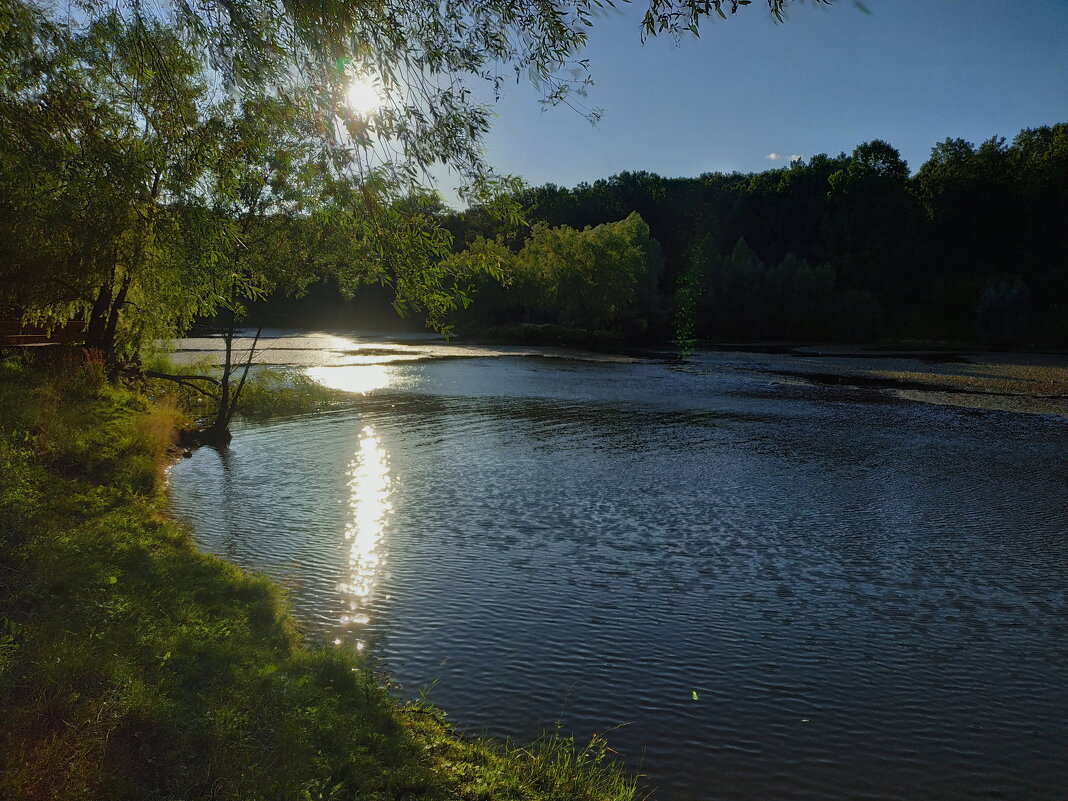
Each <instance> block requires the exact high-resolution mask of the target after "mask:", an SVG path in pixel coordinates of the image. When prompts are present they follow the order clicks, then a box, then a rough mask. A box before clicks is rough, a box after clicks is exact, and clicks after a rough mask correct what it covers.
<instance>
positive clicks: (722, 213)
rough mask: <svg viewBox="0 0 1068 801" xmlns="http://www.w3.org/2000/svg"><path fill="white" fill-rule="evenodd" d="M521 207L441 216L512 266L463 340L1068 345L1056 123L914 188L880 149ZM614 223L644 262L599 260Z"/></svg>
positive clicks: (587, 189)
mask: <svg viewBox="0 0 1068 801" xmlns="http://www.w3.org/2000/svg"><path fill="white" fill-rule="evenodd" d="M517 199H518V200H519V202H520V204H521V206H522V208H523V213H524V215H525V219H526V220H527V222H528V223H529V226H530V227H525V228H514V229H504V228H502V227H501V226H500V225H497V224H495V223H493V222H492V221H491V220H490V219H489V218H488V216H487V215H486V214H483V213H481V212H480V210H478V209H475V210H473V211H470V212H468V213H466V214H461V215H455V216H453V217H452V218H450V219H449V220H448V223H447V224H448V226H449V228H450V230H451V231H452V232H453V234H454V236H455V240H456V242H457V243H460V244H459V247H463V248H466V249H467V250H466V251H465V252H467V253H481V254H493V255H494V256H496V257H497V258H499V259H500V260H501V261H502V262H503V263H505V264H506V265H507V267H508V269H507V270H506V273H507V275H508V278H507V279H506V285H505V286H504V287H503V288H502V287H499V286H491V285H489V284H488V283H487V282H483V286H482V288H481V292H480V293H479V296H478V301H477V302H476V303H475V304H474V305H472V306H471V307H470V309H468V310H467V311H466V312H464V313H463V315H462V320H463V325H465V326H467V327H468V328H469V329H470V330H473V331H486V330H492V329H496V330H498V331H503V332H505V333H506V334H509V333H510V334H511V335H513V336H514V335H518V334H519V333H520V331H519V330H518V329H517V328H516V326H515V324H517V323H535V324H538V323H540V324H556V325H561V326H572V327H577V328H581V329H588V328H589V327H590V325H591V323H592V324H593V325H594V326H595V327H599V328H602V329H606V330H611V331H614V332H616V334H617V335H619V336H625V337H628V338H630V339H632V340H649V339H661V340H662V339H668V338H673V337H680V338H683V339H686V338H708V339H739V340H756V339H770V340H791V341H795V340H840V341H867V340H873V339H876V338H893V339H923V340H954V341H979V342H983V343H988V344H993V345H1005V344H1019V343H1024V342H1041V343H1057V344H1063V343H1065V342H1068V317H1066V315H1065V310H1066V309H1068V269H1066V264H1065V254H1068V226H1066V225H1065V224H1064V221H1065V220H1066V219H1068V124H1063V123H1062V124H1058V125H1054V126H1047V127H1040V128H1034V129H1027V130H1024V131H1021V132H1020V133H1019V134H1018V135H1017V136H1016V137H1015V139H1014V140H1013V141H1012V142H1011V143H1009V142H1007V141H1006V140H1005V139H1004V138H1001V137H994V138H991V139H989V140H987V141H985V142H983V143H981V144H980V145H978V146H976V145H974V144H972V143H970V142H966V141H964V140H962V139H946V140H945V141H943V142H940V143H938V144H937V145H935V146H934V147H933V148H932V150H931V157H930V159H929V160H928V161H927V162H926V163H925V164H923V165H922V166H921V167H920V169H919V170H918V171H917V172H916V173H915V174H913V175H910V173H909V168H908V165H907V164H906V163H905V162H904V161H903V160H902V158H901V156H900V154H899V153H898V151H897V150H896V149H895V148H893V147H892V146H891V145H890V144H888V143H886V142H883V141H879V140H876V141H872V142H867V143H865V144H862V145H860V146H858V147H857V148H856V149H855V150H854V151H853V152H852V153H851V154H849V155H846V154H844V153H843V154H840V155H838V156H833V157H832V156H827V155H818V156H814V157H812V158H810V159H807V160H805V161H796V162H794V163H792V164H791V165H790V166H788V167H784V168H782V169H774V170H768V171H766V172H761V173H756V174H740V173H733V174H723V173H709V174H705V175H701V176H699V177H697V178H663V177H661V176H658V175H654V174H651V173H647V172H625V173H621V174H619V175H616V176H613V177H611V178H608V179H606V180H600V181H596V182H595V183H593V184H586V183H583V184H579V185H578V186H576V187H575V188H573V189H567V188H563V187H558V186H554V185H552V184H549V185H546V186H541V187H537V188H533V189H529V190H526V191H524V192H522V193H521V194H520V195H518V196H517ZM617 221H623V222H617ZM613 225H615V226H617V227H618V226H620V225H624V226H627V227H628V228H629V230H630V232H631V233H630V234H629V236H630V241H631V242H632V243H633V246H634V247H635V248H637V249H639V250H642V251H643V252H644V253H645V254H646V258H645V259H644V261H642V262H641V264H637V262H635V261H634V260H629V261H628V260H626V259H620V260H617V261H616V262H615V266H614V267H613V266H612V265H610V264H607V263H606V262H605V259H607V260H608V261H612V259H613V258H614V257H613V256H610V255H609V252H608V251H607V250H604V249H601V251H598V250H597V248H596V247H595V246H594V240H598V239H603V238H604V237H606V236H608V234H609V232H610V230H611V229H612V226H613ZM586 240H588V241H586ZM547 243H553V244H547ZM565 243H569V244H565ZM583 243H585V251H583V250H582V248H583ZM598 254H600V255H598ZM608 276H611V284H612V287H611V289H609V288H607V286H606V282H607V281H608ZM595 286H596V287H604V288H605V291H604V292H602V293H599V294H598V293H594V295H596V297H595V298H593V297H592V296H591V298H590V299H589V300H593V299H595V300H596V302H597V303H598V304H599V306H598V308H597V309H596V311H591V310H585V311H582V312H581V313H579V312H577V311H576V309H575V306H576V304H578V305H581V304H582V303H587V304H588V300H583V299H580V297H579V296H580V295H581V294H582V292H583V290H582V289H580V287H586V288H587V289H591V288H593V287H595ZM527 333H528V335H531V336H536V329H534V328H529V329H528V331H527Z"/></svg>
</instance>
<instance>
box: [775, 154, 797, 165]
mask: <svg viewBox="0 0 1068 801" xmlns="http://www.w3.org/2000/svg"><path fill="white" fill-rule="evenodd" d="M768 159H769V160H771V161H779V160H780V159H786V160H788V161H789V162H790V163H791V164H793V163H794V162H795V161H801V155H800V154H798V153H794V154H792V155H789V156H783V155H781V154H779V153H768Z"/></svg>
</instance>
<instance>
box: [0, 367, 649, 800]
mask: <svg viewBox="0 0 1068 801" xmlns="http://www.w3.org/2000/svg"><path fill="white" fill-rule="evenodd" d="M180 422H181V412H179V411H178V408H177V407H176V405H175V404H174V403H173V402H171V401H165V402H163V403H160V404H151V403H149V402H148V401H147V400H146V399H145V398H144V397H143V396H141V395H139V394H137V393H136V392H133V391H130V390H128V389H124V388H121V387H116V386H112V385H109V384H108V383H107V382H106V381H105V380H104V376H103V371H102V370H101V369H100V366H99V365H95V364H92V363H87V362H85V361H84V360H82V359H81V358H80V357H75V356H71V357H70V358H68V359H67V360H66V363H58V364H53V365H51V366H48V367H42V366H40V365H35V364H32V363H30V362H28V361H26V360H24V359H21V358H18V357H11V356H8V357H4V358H2V359H0V709H2V710H3V713H2V714H3V721H2V725H0V798H5V799H6V798H12V799H64V800H65V801H76V800H77V799H139V800H141V799H202V798H203V799H207V798H215V799H241V800H242V801H251V800H253V799H265V800H267V799H294V800H301V799H356V798H359V799H369V800H370V799H453V798H455V799H486V801H488V800H489V799H529V801H540V800H542V799H544V800H546V801H548V800H549V799H553V800H554V801H565V799H566V801H580V800H581V799H590V800H591V801H592V799H606V800H608V799H612V800H613V801H616V800H619V801H622V800H623V799H632V798H634V796H635V788H634V785H633V782H632V781H630V780H629V779H627V778H626V777H625V776H624V775H623V773H622V770H621V769H620V767H619V766H618V764H616V763H615V762H613V761H611V760H609V759H608V758H606V747H605V745H604V743H603V741H599V740H595V741H594V742H592V743H591V744H590V745H589V746H587V747H586V748H584V749H583V748H576V747H575V744H574V743H572V742H571V741H570V740H566V739H561V738H558V737H547V738H545V739H543V740H542V741H541V742H539V743H535V744H533V745H531V746H528V747H518V746H515V745H509V744H504V743H499V742H493V741H487V740H472V739H468V738H465V737H463V736H461V735H459V734H457V733H456V732H454V731H453V730H452V729H451V728H450V727H449V726H448V725H447V723H446V722H445V719H444V716H443V715H442V713H441V712H440V711H438V710H436V709H434V708H432V707H428V706H426V705H424V704H409V705H406V704H403V703H401V702H399V701H398V700H396V699H394V698H393V697H391V696H390V695H389V693H388V692H387V691H386V690H385V689H383V687H382V685H381V682H380V680H379V678H378V677H376V676H375V675H374V674H373V673H372V672H371V671H370V670H368V669H367V668H366V666H365V665H363V664H362V663H360V662H359V661H358V660H357V658H356V657H355V656H354V655H353V654H351V653H348V652H345V651H342V650H340V649H336V648H319V649H312V648H308V647H305V646H304V645H303V644H302V642H301V639H300V634H299V632H298V630H297V627H296V625H295V623H294V621H293V619H292V618H291V617H290V616H289V613H288V609H287V606H286V602H285V598H284V593H283V590H282V589H281V588H280V587H279V586H278V585H276V584H274V583H273V582H272V581H270V580H269V579H267V578H265V577H263V576H258V575H250V574H248V573H245V572H243V571H241V570H240V569H238V568H237V567H236V566H234V565H232V564H230V563H227V562H225V561H223V560H221V559H218V558H215V557H212V556H208V555H206V554H203V553H200V552H199V551H197V550H196V548H195V547H194V546H193V544H192V543H191V541H190V537H189V535H188V532H186V531H185V530H184V529H183V528H182V527H181V526H179V525H178V524H176V523H175V522H173V521H170V520H168V519H167V518H166V517H165V516H164V515H163V513H162V511H163V509H164V500H165V499H164V495H163V491H162V482H161V475H162V465H164V464H165V459H166V458H167V453H168V448H169V446H170V437H171V436H172V433H173V430H174V427H175V425H176V424H179V423H180Z"/></svg>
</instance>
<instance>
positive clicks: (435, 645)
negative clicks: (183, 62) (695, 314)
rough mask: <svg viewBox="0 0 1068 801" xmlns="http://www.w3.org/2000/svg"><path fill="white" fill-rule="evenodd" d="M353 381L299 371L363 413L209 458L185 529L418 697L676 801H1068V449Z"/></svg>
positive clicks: (441, 380) (519, 385)
mask: <svg viewBox="0 0 1068 801" xmlns="http://www.w3.org/2000/svg"><path fill="white" fill-rule="evenodd" d="M335 339H340V338H335ZM345 341H346V342H348V343H349V344H351V345H352V352H357V351H358V350H359V347H360V346H361V345H360V341H359V340H345ZM353 343H355V344H353ZM378 344H379V345H381V343H378ZM332 347H333V348H334V350H333V351H332V352H331V353H330V354H328V353H326V351H323V353H322V354H321V355H320V358H318V359H317V358H316V357H315V356H314V355H313V354H310V353H305V352H302V353H301V354H300V356H299V358H297V359H294V362H295V363H299V364H301V365H304V366H307V367H309V368H310V369H311V370H312V371H313V375H315V376H316V377H317V378H318V379H319V380H322V381H324V382H326V383H331V384H334V385H336V386H344V387H347V388H349V389H352V390H355V391H359V392H362V393H364V394H363V395H362V396H361V398H360V400H359V401H358V404H357V406H356V407H355V408H353V409H344V410H338V411H333V412H328V413H324V414H317V415H310V416H303V417H296V418H290V419H284V420H279V421H275V422H271V423H268V424H263V425H255V426H245V427H242V428H240V429H239V430H238V431H237V432H236V435H235V438H234V441H233V444H232V446H231V448H230V449H229V450H228V451H227V452H226V453H225V454H219V453H217V452H215V451H213V450H210V449H206V448H205V449H201V450H199V451H198V452H197V453H196V454H195V455H194V456H193V458H191V459H188V460H185V461H183V462H182V463H180V464H178V465H176V466H175V467H174V468H173V470H172V471H171V484H172V498H173V507H174V510H175V512H176V513H177V514H178V515H179V516H181V517H183V518H185V519H187V520H189V521H190V523H191V524H192V526H193V527H194V529H195V531H196V534H197V537H198V540H199V542H200V543H201V544H202V546H203V547H204V548H206V549H208V550H211V551H214V552H217V553H220V554H223V555H226V556H228V557H231V558H233V559H234V560H236V561H238V562H240V563H241V564H243V565H247V566H250V567H253V568H256V569H262V570H266V571H268V572H270V573H272V574H273V575H275V576H278V577H280V578H282V579H283V580H284V581H285V582H286V583H287V584H288V585H289V586H290V587H292V588H293V601H294V605H295V608H296V611H297V614H298V615H299V616H300V618H301V619H302V620H303V621H304V623H305V626H306V628H307V629H308V631H309V633H310V634H312V635H313V636H318V637H325V638H329V639H331V640H333V639H337V640H338V641H340V642H342V643H346V644H349V645H351V646H352V647H356V648H361V649H364V650H365V651H366V652H367V653H369V654H370V655H372V657H373V658H375V659H377V660H379V661H380V662H381V663H382V665H383V666H384V668H385V669H386V670H388V671H389V673H390V674H392V676H394V677H395V678H396V679H397V681H399V682H400V683H401V685H402V687H403V690H402V692H404V693H406V694H408V695H415V694H417V693H418V692H420V689H421V688H428V687H430V688H431V689H429V697H430V698H431V700H434V701H436V702H437V703H439V704H440V705H442V706H444V707H445V708H446V709H447V710H448V711H449V713H450V717H451V719H452V720H453V721H454V722H456V723H457V724H459V725H462V726H464V727H467V728H468V729H470V730H472V731H475V732H488V733H490V734H493V735H509V736H513V737H518V738H522V739H530V738H532V737H534V736H535V735H536V734H537V733H538V732H539V730H541V729H543V728H551V727H552V726H553V725H554V724H555V722H557V721H560V722H562V724H563V725H564V727H565V728H566V730H567V731H569V732H573V733H575V734H576V735H577V736H578V737H580V738H583V739H585V738H588V737H589V736H590V735H591V734H593V733H595V732H603V731H606V730H609V729H613V727H617V726H620V724H625V725H622V726H621V727H620V728H616V729H614V730H613V731H611V732H610V733H609V734H608V735H607V736H608V740H609V743H610V745H611V746H612V747H613V748H614V749H616V750H618V751H620V752H621V753H622V754H623V755H624V756H625V758H626V759H627V760H628V761H629V763H630V764H631V765H632V766H633V767H635V768H637V769H639V770H640V771H641V773H643V774H645V776H646V778H644V779H643V782H645V783H647V784H648V785H649V786H650V787H653V788H657V791H656V795H655V797H656V798H661V799H824V798H851V799H921V798H922V799H958V798H959V799H1054V798H1056V799H1063V798H1065V796H1066V788H1068V760H1066V756H1068V667H1066V665H1068V661H1066V657H1068V616H1066V611H1068V597H1066V584H1065V578H1066V573H1068V533H1066V531H1068V448H1066V446H1068V419H1065V418H1064V417H1060V416H1053V415H1050V416H1044V415H1036V414H1014V413H1008V412H997V411H976V410H972V409H960V408H954V407H947V406H937V405H931V404H926V403H919V402H914V401H910V400H905V399H901V398H897V397H894V396H893V395H891V394H890V393H888V392H884V391H879V390H876V389H850V388H844V387H837V386H826V385H813V384H808V383H805V382H803V381H800V382H799V381H793V380H780V378H778V377H777V376H776V375H775V374H774V372H770V371H768V370H767V369H765V367H766V365H765V364H764V362H762V361H761V359H760V357H757V356H755V355H747V354H706V355H703V356H701V357H699V358H697V359H695V360H694V362H692V363H691V364H688V365H685V366H677V365H670V364H664V363H657V362H654V361H651V360H648V361H642V360H638V361H626V360H614V361H606V362H602V361H598V360H597V359H596V358H587V359H575V358H546V357H544V356H539V355H537V353H532V352H529V351H524V352H522V353H520V354H518V355H510V354H509V353H505V354H504V355H501V353H500V352H483V351H478V352H474V354H475V355H474V357H472V358H455V357H456V356H464V355H465V353H464V352H463V350H462V349H458V350H459V351H460V352H459V353H456V352H451V351H450V352H438V353H431V354H430V355H429V357H426V358H424V359H423V360H418V359H414V358H413V359H396V358H380V359H377V360H376V359H374V358H366V359H362V360H356V361H353V360H352V359H348V358H338V357H337V353H338V352H339V351H338V348H339V347H340V346H339V345H338V342H336V341H335V342H333V344H332ZM363 347H368V346H367V344H366V343H363ZM397 347H398V348H401V349H404V348H410V347H412V346H410V345H398V346H397ZM316 348H322V342H321V341H320V342H316V340H315V339H314V338H312V340H311V344H310V345H308V346H307V347H306V348H297V350H302V351H303V350H315V349H316ZM386 350H388V349H382V348H380V349H379V351H378V353H380V354H385V353H386ZM431 350H433V348H431ZM446 350H448V349H446ZM342 352H344V351H342ZM367 353H368V354H371V355H373V353H372V351H371V350H370V349H369V350H368V351H367ZM331 354H332V355H331ZM349 355H350V356H351V353H349ZM493 355H496V358H489V356H493ZM562 355H564V356H572V357H574V356H576V355H577V354H562ZM436 357H440V358H436ZM287 358H288V357H287ZM419 358H423V357H419ZM695 694H696V695H695Z"/></svg>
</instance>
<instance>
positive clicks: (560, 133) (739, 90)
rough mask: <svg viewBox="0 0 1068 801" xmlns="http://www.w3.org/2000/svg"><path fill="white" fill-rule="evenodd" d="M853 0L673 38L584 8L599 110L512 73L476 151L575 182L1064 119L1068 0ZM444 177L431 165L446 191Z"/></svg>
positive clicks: (913, 154)
mask: <svg viewBox="0 0 1068 801" xmlns="http://www.w3.org/2000/svg"><path fill="white" fill-rule="evenodd" d="M865 5H866V6H867V8H868V9H869V11H870V14H865V13H862V12H861V11H858V10H857V9H856V8H855V7H854V5H853V3H852V2H851V0H837V2H835V3H834V4H833V5H832V6H830V7H819V6H813V5H812V4H811V3H809V4H805V5H796V6H795V7H794V8H793V10H792V11H791V12H790V14H789V18H788V20H787V21H786V22H785V23H783V24H776V23H775V22H774V21H773V20H772V18H771V16H770V15H769V14H768V13H767V11H766V6H765V4H764V3H763V1H762V0H754V2H753V4H752V5H750V6H748V7H747V8H743V9H741V10H739V12H738V14H736V15H734V16H733V17H731V18H730V19H729V20H728V21H726V22H724V21H721V20H718V19H715V20H708V21H707V22H706V24H705V25H704V26H703V28H702V34H701V38H700V39H693V38H692V37H688V38H687V39H685V40H684V41H683V42H682V43H681V45H679V46H676V44H675V42H674V41H673V40H672V39H671V38H670V37H664V38H657V39H651V40H649V41H647V42H646V43H645V44H644V45H643V44H641V41H640V37H639V21H640V19H641V15H642V13H643V10H644V7H645V6H644V2H643V0H635V1H634V3H633V4H631V5H630V6H626V5H624V6H622V7H621V9H622V11H621V12H618V13H610V14H609V15H607V16H605V17H602V18H600V19H598V20H597V24H596V26H595V27H594V28H593V29H592V30H591V34H590V42H589V45H588V47H587V49H586V51H585V52H584V53H583V54H582V57H585V58H589V59H590V68H591V73H592V76H593V79H594V81H595V82H596V85H595V86H594V87H592V89H591V92H590V97H589V100H588V102H589V104H590V105H592V106H598V107H601V108H603V109H604V117H603V118H602V119H601V121H600V123H599V124H598V125H597V126H595V127H591V126H590V124H589V123H588V122H587V121H586V120H585V119H584V118H582V117H581V116H580V115H578V114H576V113H575V112H573V111H571V110H569V109H567V108H565V107H562V106H561V107H558V108H555V109H550V110H548V111H543V110H542V108H541V106H540V105H539V104H538V102H537V101H538V94H537V92H536V91H535V90H534V89H533V88H531V87H530V86H529V85H527V84H525V83H524V84H521V85H515V84H511V85H509V86H507V87H506V88H505V95H504V97H503V98H502V99H501V101H500V102H499V103H497V104H496V112H497V119H496V124H495V126H494V129H493V131H492V133H491V134H490V136H489V138H488V139H487V142H486V152H487V155H488V157H489V159H490V161H491V163H493V164H494V165H495V166H496V167H497V168H498V170H500V171H501V172H506V173H515V174H518V175H521V176H523V177H524V178H525V179H526V180H527V181H528V182H529V183H531V184H533V185H539V184H543V183H547V182H553V183H557V184H560V185H563V186H573V185H575V184H576V183H578V182H580V181H594V180H596V179H598V178H604V177H608V176H610V175H613V174H615V173H618V172H621V171H623V170H649V171H651V172H656V173H659V174H661V175H665V176H696V175H699V174H700V173H702V172H709V171H724V172H730V171H733V170H740V171H744V172H749V171H759V170H763V169H767V168H770V167H774V166H781V165H782V164H784V163H786V161H787V160H788V159H789V157H790V156H791V155H794V154H797V155H801V156H803V157H806V158H807V157H809V156H812V155H814V154H816V153H831V154H836V153H838V152H840V151H846V152H849V151H851V150H852V149H853V148H854V147H855V146H856V145H858V144H859V143H861V142H864V141H867V140H870V139H876V138H879V139H885V140H887V141H889V142H890V143H891V144H892V145H894V146H895V147H897V148H898V149H899V150H900V151H901V153H902V156H903V157H904V158H905V159H906V160H907V161H908V163H909V166H910V168H911V169H912V170H913V171H915V170H916V169H918V168H919V166H920V165H921V164H922V163H923V162H924V161H925V160H926V159H927V157H928V155H929V153H930V148H931V146H932V145H933V144H934V143H935V142H938V141H941V140H943V139H945V138H946V137H947V136H950V137H958V136H959V137H963V138H965V139H968V140H970V141H974V142H979V141H982V140H984V139H987V138H989V137H990V136H993V135H995V134H997V135H1002V136H1006V137H1008V138H1010V139H1011V138H1012V137H1013V136H1014V135H1015V134H1016V132H1017V131H1019V130H1020V129H1021V128H1024V127H1034V126H1038V125H1047V124H1052V123H1055V122H1064V121H1068V0H1028V2H1026V3H1019V2H1010V0H866V2H865ZM771 153H775V154H779V155H780V156H781V157H782V158H781V159H780V160H778V161H774V160H771V159H769V158H768V155H769V154H771ZM449 185H450V181H449V179H448V177H447V176H445V177H443V180H442V188H443V190H445V191H444V193H445V195H446V198H447V200H449V201H450V202H453V203H455V199H454V196H453V195H452V193H451V191H449Z"/></svg>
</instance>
